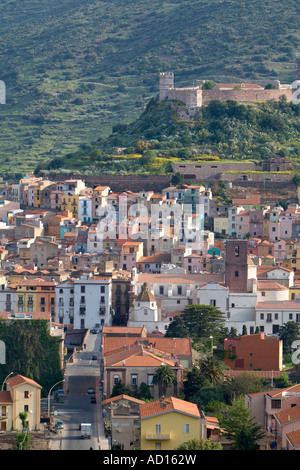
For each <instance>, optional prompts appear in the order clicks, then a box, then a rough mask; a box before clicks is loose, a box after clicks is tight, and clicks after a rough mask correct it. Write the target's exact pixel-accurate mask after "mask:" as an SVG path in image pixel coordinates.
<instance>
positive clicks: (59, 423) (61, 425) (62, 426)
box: [56, 421, 65, 429]
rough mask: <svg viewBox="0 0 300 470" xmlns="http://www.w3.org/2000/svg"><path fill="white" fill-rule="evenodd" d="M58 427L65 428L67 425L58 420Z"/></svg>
mask: <svg viewBox="0 0 300 470" xmlns="http://www.w3.org/2000/svg"><path fill="white" fill-rule="evenodd" d="M56 427H57V428H58V429H64V427H65V425H64V423H63V422H62V421H57V422H56Z"/></svg>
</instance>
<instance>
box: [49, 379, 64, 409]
mask: <svg viewBox="0 0 300 470" xmlns="http://www.w3.org/2000/svg"><path fill="white" fill-rule="evenodd" d="M64 381H65V379H63V380H60V381H59V382H57V383H56V384H54V385H53V386H52V387H51V388H50V390H49V393H48V417H49V418H50V395H51V392H52V389H53V388H54V387H56V385H58V384H60V383H61V382H64Z"/></svg>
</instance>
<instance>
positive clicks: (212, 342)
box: [209, 336, 214, 356]
mask: <svg viewBox="0 0 300 470" xmlns="http://www.w3.org/2000/svg"><path fill="white" fill-rule="evenodd" d="M209 339H210V342H211V355H212V356H213V355H214V337H213V336H210V337H209Z"/></svg>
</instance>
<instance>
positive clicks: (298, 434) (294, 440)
mask: <svg viewBox="0 0 300 470" xmlns="http://www.w3.org/2000/svg"><path fill="white" fill-rule="evenodd" d="M286 438H287V439H288V440H289V441H290V443H291V445H292V446H293V447H299V446H300V429H297V430H296V431H292V432H289V433H287V435H286Z"/></svg>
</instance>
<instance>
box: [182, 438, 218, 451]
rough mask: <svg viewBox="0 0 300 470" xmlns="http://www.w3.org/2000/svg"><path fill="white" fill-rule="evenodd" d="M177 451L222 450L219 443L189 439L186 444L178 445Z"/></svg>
mask: <svg viewBox="0 0 300 470" xmlns="http://www.w3.org/2000/svg"><path fill="white" fill-rule="evenodd" d="M177 450H222V446H221V444H220V443H219V442H211V441H210V440H209V439H191V440H190V441H188V442H187V443H186V444H180V445H179V446H178V447H177Z"/></svg>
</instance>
